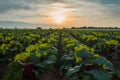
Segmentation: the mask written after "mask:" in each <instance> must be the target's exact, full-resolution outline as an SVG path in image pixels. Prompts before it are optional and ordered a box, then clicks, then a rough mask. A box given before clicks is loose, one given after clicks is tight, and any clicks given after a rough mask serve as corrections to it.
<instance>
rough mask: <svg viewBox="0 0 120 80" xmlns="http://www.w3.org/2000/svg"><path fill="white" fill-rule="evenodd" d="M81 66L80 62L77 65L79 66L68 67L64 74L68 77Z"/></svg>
mask: <svg viewBox="0 0 120 80" xmlns="http://www.w3.org/2000/svg"><path fill="white" fill-rule="evenodd" d="M81 66H82V64H81V65H79V66H75V67H73V68H70V69H69V70H68V72H67V73H66V75H67V76H68V77H70V76H71V75H72V74H74V73H77V72H79V71H80V67H81Z"/></svg>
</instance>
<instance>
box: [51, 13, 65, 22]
mask: <svg viewBox="0 0 120 80" xmlns="http://www.w3.org/2000/svg"><path fill="white" fill-rule="evenodd" d="M52 18H53V20H54V22H55V23H57V24H60V23H63V22H64V21H65V19H66V18H65V14H64V12H62V11H56V12H53V14H52Z"/></svg>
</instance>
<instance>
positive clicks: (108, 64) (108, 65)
mask: <svg viewBox="0 0 120 80" xmlns="http://www.w3.org/2000/svg"><path fill="white" fill-rule="evenodd" d="M93 63H95V64H97V65H102V66H105V67H106V68H108V69H109V70H113V69H114V67H113V65H112V63H111V62H110V61H108V60H107V59H106V58H104V57H99V58H97V59H95V60H94V61H93Z"/></svg>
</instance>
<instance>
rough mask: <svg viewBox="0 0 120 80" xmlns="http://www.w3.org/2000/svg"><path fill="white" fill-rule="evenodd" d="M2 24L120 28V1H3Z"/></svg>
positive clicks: (1, 4)
mask: <svg viewBox="0 0 120 80" xmlns="http://www.w3.org/2000/svg"><path fill="white" fill-rule="evenodd" d="M0 21H20V22H29V23H36V24H51V25H64V26H68V27H69V26H105V27H106V26H120V0H0Z"/></svg>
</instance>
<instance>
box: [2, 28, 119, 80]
mask: <svg viewBox="0 0 120 80" xmlns="http://www.w3.org/2000/svg"><path fill="white" fill-rule="evenodd" d="M0 80H120V31H119V30H71V29H69V30H63V29H61V30H57V29H56V30H53V29H49V30H47V29H46V30H44V29H43V30H42V29H41V30H37V29H33V30H32V29H31V30H30V29H29V30H27V29H26V30H25V29H21V30H19V29H17V30H14V29H13V30H0Z"/></svg>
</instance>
